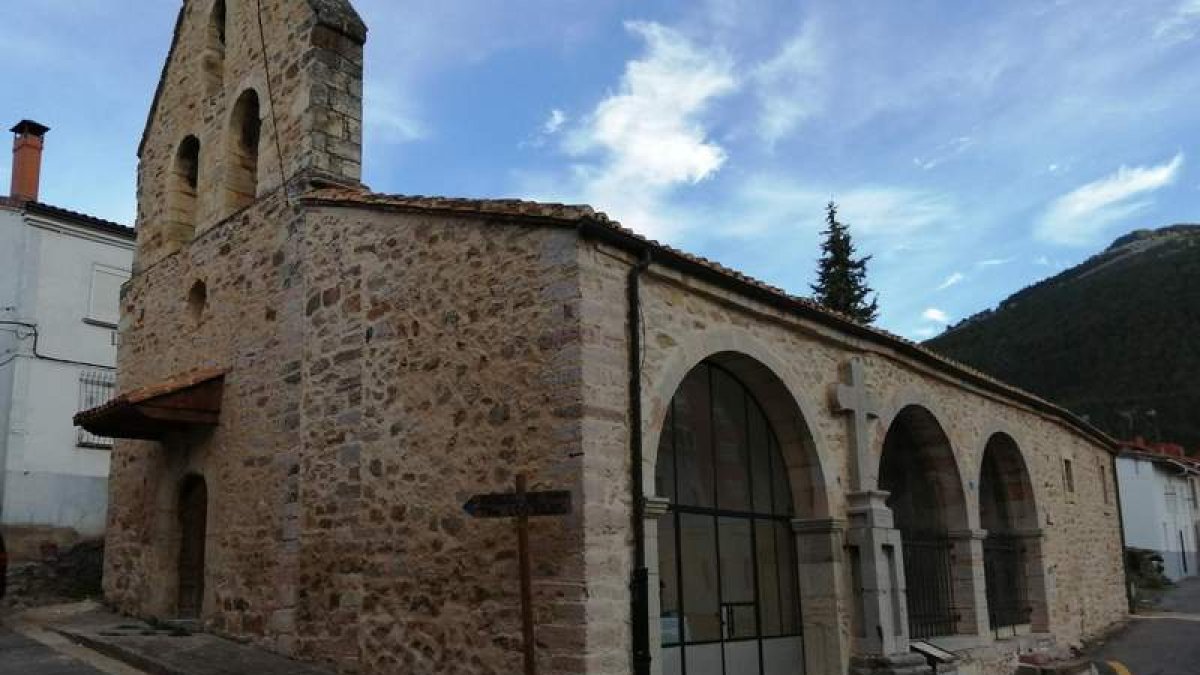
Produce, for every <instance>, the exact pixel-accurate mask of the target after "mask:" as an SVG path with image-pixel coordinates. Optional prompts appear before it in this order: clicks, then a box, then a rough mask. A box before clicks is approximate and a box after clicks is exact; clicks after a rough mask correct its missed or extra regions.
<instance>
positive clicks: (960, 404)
mask: <svg viewBox="0 0 1200 675" xmlns="http://www.w3.org/2000/svg"><path fill="white" fill-rule="evenodd" d="M581 259H582V261H583V265H582V267H583V281H582V286H583V293H584V299H583V312H584V313H583V317H582V333H583V337H584V345H583V355H584V373H585V385H586V386H585V388H584V392H585V402H584V410H585V417H584V421H583V425H584V429H585V438H584V448H585V456H586V457H588V458H589V462H588V476H587V478H586V479H585V486H586V488H585V493H586V498H587V510H588V513H589V514H602V516H603V517H601V518H589V520H588V531H587V551H588V552H589V555H588V578H589V588H591V589H594V592H593V593H592V599H591V602H590V604H589V618H590V619H592V622H590V623H589V626H588V631H589V650H588V654H589V658H590V659H591V660H590V661H589V670H588V672H589V673H592V674H598V673H604V674H606V675H607V674H613V675H616V674H618V673H620V674H621V675H626V674H627V673H629V672H630V670H629V668H630V665H629V662H628V654H629V641H628V635H629V632H628V593H627V591H625V587H626V586H625V584H627V582H628V579H629V573H630V566H631V552H630V547H631V540H630V538H629V530H628V527H627V523H628V519H629V517H630V506H629V491H628V489H627V482H624V481H622V480H621V478H620V477H623V476H628V458H627V454H628V453H627V451H626V450H624V449H623V448H622V447H621V446H620V442H621V440H622V439H623V438H624V435H623V433H622V428H623V426H624V419H625V417H626V415H625V414H624V410H625V409H626V407H625V406H626V403H625V401H626V396H627V393H626V390H627V387H625V386H624V384H623V380H622V376H621V373H623V372H625V365H624V364H625V363H626V361H625V359H626V358H627V357H626V353H627V352H626V350H627V337H626V335H625V325H626V324H625V321H624V312H625V307H626V300H625V279H626V274H627V273H628V270H629V268H630V266H631V264H632V261H631V260H630V259H629V258H628V257H627V256H623V255H622V254H618V253H616V252H614V251H612V250H610V249H608V248H607V247H604V246H601V245H597V244H589V245H586V246H585V247H584V253H582V254H581ZM643 313H644V321H645V336H644V337H645V339H644V344H645V355H644V359H643V361H644V372H643V389H644V392H645V393H644V411H645V412H644V434H645V442H644V457H645V464H644V466H643V473H644V476H645V481H646V482H645V486H646V487H645V490H646V493H647V494H651V495H652V494H653V492H654V471H655V460H656V452H657V442H658V434H659V431H660V429H661V426H662V423H663V420H664V418H665V414H666V409H667V406H668V404H669V402H670V399H671V397H672V396H673V395H674V392H675V389H676V388H677V386H678V384H679V382H680V381H681V380H682V378H683V376H684V375H685V374H686V373H687V372H688V370H690V369H691V368H692V367H693V366H695V365H696V364H697V363H699V361H701V360H702V359H704V358H707V357H709V356H712V355H714V354H716V353H718V352H725V351H735V352H740V353H742V354H745V355H748V356H750V357H752V358H754V359H756V360H758V361H759V362H761V363H763V364H764V365H766V366H767V367H768V368H770V369H771V370H772V371H773V372H774V373H775V374H776V375H777V376H778V377H779V378H780V379H781V380H782V381H783V383H784V384H785V385H786V386H787V388H788V389H789V390H790V391H791V392H792V394H793V395H794V396H795V397H796V401H795V404H796V406H797V407H798V409H799V410H800V411H801V415H802V416H803V417H804V423H805V425H806V426H807V427H808V430H809V431H810V433H811V436H812V445H813V447H814V448H815V453H816V455H817V456H816V457H815V458H813V459H815V460H817V462H818V464H819V471H818V472H817V473H818V474H819V475H820V476H821V480H822V482H823V486H820V490H819V492H824V493H825V495H824V496H825V500H820V499H818V500H815V501H814V502H813V503H814V509H813V511H812V512H811V513H798V514H797V516H798V517H802V518H804V517H833V518H836V519H842V520H845V519H846V518H847V513H846V506H845V500H846V495H845V490H846V486H847V485H848V483H849V477H850V473H849V472H850V464H849V461H850V448H851V446H850V441H849V438H848V436H847V425H846V420H845V418H844V417H842V416H840V415H835V414H833V413H832V412H831V410H830V405H829V402H828V396H829V391H830V388H831V387H832V386H834V385H835V384H837V383H839V382H840V378H841V366H842V364H843V363H845V362H846V361H847V360H848V359H849V358H851V357H852V356H855V357H859V358H861V359H862V360H863V361H864V363H865V365H866V371H867V385H868V387H869V388H870V390H871V391H872V393H873V394H875V395H876V396H877V397H878V398H879V400H880V401H882V402H883V408H884V412H883V414H882V416H881V419H878V420H874V422H873V424H872V426H871V429H870V432H871V437H872V444H873V447H874V453H875V454H874V456H875V462H878V460H879V457H880V454H881V452H882V442H883V436H884V434H885V432H886V431H887V426H888V424H889V423H890V421H891V419H892V417H893V416H894V415H895V414H896V413H897V412H898V411H899V410H900V409H901V408H903V407H904V406H906V405H910V404H916V405H922V406H924V407H926V408H927V409H929V410H930V411H931V412H933V413H934V415H935V417H936V418H937V420H938V422H939V423H940V424H941V426H942V427H943V428H944V430H945V432H946V434H947V436H948V438H949V439H950V443H951V446H952V448H953V451H954V456H955V458H956V461H957V464H958V471H959V473H960V478H961V480H962V483H963V493H964V494H965V495H966V500H967V509H968V512H969V519H970V523H971V526H972V528H973V529H979V504H978V500H979V495H978V490H977V488H978V480H979V475H980V470H981V458H982V454H983V451H984V448H985V446H986V443H987V441H988V439H989V438H991V436H992V434H994V433H997V432H1004V433H1008V434H1010V435H1011V436H1012V437H1013V438H1014V439H1015V440H1016V442H1017V444H1018V446H1019V448H1020V451H1021V454H1022V455H1023V457H1024V460H1025V463H1026V465H1027V468H1028V471H1029V474H1030V477H1031V480H1032V483H1033V489H1034V492H1035V495H1034V497H1035V499H1036V503H1037V509H1038V518H1039V524H1040V526H1041V528H1042V529H1043V531H1044V537H1043V540H1042V547H1043V550H1044V570H1043V573H1044V575H1045V577H1046V586H1047V600H1048V602H1049V624H1050V625H1049V627H1050V629H1051V631H1052V632H1053V634H1054V636H1055V638H1056V639H1057V640H1058V642H1059V644H1060V645H1078V644H1079V643H1080V642H1081V641H1082V640H1083V639H1085V638H1088V637H1091V636H1095V635H1097V634H1098V633H1100V632H1102V631H1104V630H1105V629H1106V628H1108V627H1109V626H1111V625H1112V624H1113V623H1114V622H1117V621H1119V620H1120V619H1121V618H1122V617H1123V616H1124V614H1125V612H1126V600H1125V592H1124V585H1123V570H1122V562H1121V561H1122V556H1121V538H1120V530H1119V527H1120V524H1119V522H1118V514H1117V506H1116V500H1115V497H1114V495H1115V494H1116V492H1115V490H1116V488H1115V484H1114V482H1113V480H1114V477H1113V476H1112V471H1111V464H1110V461H1111V460H1110V455H1109V454H1108V451H1107V450H1106V449H1105V448H1104V447H1102V446H1100V445H1098V444H1097V443H1096V442H1095V441H1093V440H1091V439H1089V438H1085V437H1084V436H1082V435H1081V434H1080V433H1079V432H1077V431H1075V430H1073V429H1071V428H1069V427H1068V426H1067V425H1066V424H1064V423H1062V422H1060V421H1058V420H1056V419H1054V418H1051V417H1048V416H1045V415H1043V414H1040V413H1037V412H1035V411H1033V410H1031V409H1028V408H1025V407H1023V406H1021V405H1019V404H1016V403H1014V402H1012V401H1010V400H1008V399H1006V398H1001V397H998V396H996V395H994V394H990V393H987V392H985V391H982V390H979V389H975V388H973V387H971V386H969V385H965V384H963V383H962V382H958V381H955V380H954V379H953V378H951V377H949V376H946V375H944V374H941V373H938V372H934V371H932V370H931V369H929V368H928V367H926V366H922V365H920V364H917V363H915V362H913V361H911V360H910V359H908V358H907V357H905V356H902V355H900V354H897V353H895V352H893V351H892V350H889V349H887V348H886V347H880V346H878V345H873V344H868V343H866V342H864V341H860V340H856V339H854V338H851V337H848V336H846V335H843V334H838V333H835V332H833V331H831V330H829V329H827V328H824V327H821V326H819V325H816V324H813V323H810V322H808V321H805V320H802V319H798V318H796V317H794V316H792V315H789V314H784V313H781V312H779V311H777V310H774V309H771V308H768V307H765V306H763V305H760V304H757V303H754V302H752V301H749V300H747V299H745V298H744V297H741V296H738V295H735V294H733V293H730V292H728V291H724V290H721V289H717V288H715V287H712V286H709V285H706V284H703V283H701V282H699V281H696V280H694V279H691V278H686V277H683V276H682V275H680V274H678V273H675V272H673V271H668V270H665V269H663V268H661V267H654V268H652V269H651V272H649V273H648V274H647V275H646V276H645V277H644V289H643ZM1064 459H1071V460H1072V463H1073V471H1074V474H1075V480H1074V483H1075V491H1074V492H1073V493H1069V492H1067V490H1066V489H1065V486H1064V480H1063V460H1064ZM1101 467H1105V468H1104V469H1103V470H1102V469H1101ZM794 489H802V486H797V487H796V488H794ZM1106 495H1107V497H1106ZM823 501H824V502H826V503H827V505H828V506H827V507H825V506H823V504H822V502H823ZM650 567H651V569H652V570H653V569H654V567H655V561H654V560H653V559H652V560H651V561H650ZM979 574H980V576H982V572H981V571H979ZM841 578H842V579H843V580H844V581H843V584H844V585H843V587H842V589H841V596H842V598H843V604H842V627H841V631H842V632H843V634H844V635H845V637H847V638H849V632H850V625H849V624H850V621H849V619H850V617H849V615H848V614H849V605H848V604H846V601H847V600H848V599H849V598H850V597H852V589H850V587H849V578H850V575H849V574H843V575H842V577H841ZM808 639H809V640H810V641H811V640H813V639H814V636H811V635H810V636H808ZM990 642H991V637H990V635H982V636H977V637H976V639H975V640H974V641H968V643H967V644H966V645H965V646H968V647H972V646H978V645H981V644H988V643H990ZM999 644H1001V645H1002V644H1004V643H999ZM1015 644H1016V643H1015V642H1014V643H1013V649H1014V650H1015V649H1016V647H1015ZM810 648H811V647H810ZM968 658H969V656H968ZM811 665H812V664H811V663H810V666H811ZM844 666H845V662H844V661H843V662H842V663H841V665H840V666H839V665H837V663H836V659H831V661H830V662H829V663H828V664H826V665H824V666H819V667H827V668H829V669H830V670H829V672H835V671H834V670H833V669H834V668H844ZM964 667H965V668H966V669H967V670H965V671H964V672H980V673H990V672H993V671H992V670H991V669H988V668H984V667H983V665H982V664H976V665H974V666H972V665H971V664H970V663H967V664H966V665H965V666H964ZM993 668H994V667H993ZM821 672H824V671H821ZM995 672H997V673H998V672H999V671H995Z"/></svg>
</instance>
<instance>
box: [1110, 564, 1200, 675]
mask: <svg viewBox="0 0 1200 675" xmlns="http://www.w3.org/2000/svg"><path fill="white" fill-rule="evenodd" d="M1093 658H1094V659H1096V660H1097V661H1103V662H1112V663H1111V665H1110V667H1111V668H1112V670H1111V671H1110V672H1112V673H1114V674H1115V675H1127V673H1128V674H1131V675H1197V674H1200V579H1190V580H1188V581H1185V582H1183V583H1181V584H1180V585H1179V586H1178V587H1176V588H1175V589H1173V590H1171V591H1170V592H1168V593H1167V594H1166V595H1165V596H1163V599H1162V601H1161V602H1160V603H1159V605H1158V610H1157V611H1155V612H1152V613H1147V614H1143V615H1141V616H1139V617H1138V618H1135V619H1133V620H1132V621H1131V622H1130V624H1129V627H1128V628H1126V629H1125V630H1124V631H1122V632H1121V634H1120V635H1118V636H1117V637H1115V638H1114V639H1112V640H1111V641H1109V642H1108V643H1107V644H1105V645H1103V646H1102V647H1101V648H1099V649H1098V650H1097V651H1096V653H1095V655H1094V656H1093ZM1122 668H1124V672H1123V671H1122V670H1121V669H1122Z"/></svg>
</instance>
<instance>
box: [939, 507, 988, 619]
mask: <svg viewBox="0 0 1200 675" xmlns="http://www.w3.org/2000/svg"><path fill="white" fill-rule="evenodd" d="M946 536H947V537H948V538H949V539H950V544H951V551H950V564H951V570H950V583H951V587H952V588H953V592H954V605H953V606H952V607H951V609H952V610H953V611H954V613H955V614H957V615H958V619H957V621H956V624H957V628H958V630H957V631H956V633H957V634H958V635H978V636H987V634H988V632H989V631H991V623H990V621H989V620H988V606H987V576H986V574H985V570H984V565H983V540H984V539H986V538H987V530H953V531H950V532H947V533H946Z"/></svg>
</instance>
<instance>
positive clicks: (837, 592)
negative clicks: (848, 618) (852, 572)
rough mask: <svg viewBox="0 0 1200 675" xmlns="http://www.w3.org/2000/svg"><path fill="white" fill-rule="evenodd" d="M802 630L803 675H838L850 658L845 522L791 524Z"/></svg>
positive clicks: (823, 520) (825, 520)
mask: <svg viewBox="0 0 1200 675" xmlns="http://www.w3.org/2000/svg"><path fill="white" fill-rule="evenodd" d="M792 531H793V532H795V535H796V562H797V565H798V572H799V576H798V578H799V580H800V613H801V617H800V620H801V623H802V625H803V627H804V660H805V672H808V673H836V672H841V670H842V668H844V667H845V664H846V662H847V661H848V660H849V658H850V636H849V635H848V634H847V633H845V632H844V631H843V629H842V617H843V616H844V615H845V614H846V613H847V612H849V611H851V607H850V603H848V602H846V600H845V598H843V597H842V589H843V588H845V574H846V570H845V559H846V555H845V546H846V522H845V521H843V520H837V519H834V518H817V519H811V520H801V519H797V520H793V521H792Z"/></svg>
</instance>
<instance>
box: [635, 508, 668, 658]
mask: <svg viewBox="0 0 1200 675" xmlns="http://www.w3.org/2000/svg"><path fill="white" fill-rule="evenodd" d="M643 504H644V505H643V507H642V514H643V517H644V518H645V521H646V523H645V537H646V567H647V568H648V569H647V583H646V587H647V588H649V589H650V590H649V592H648V593H647V594H646V595H647V596H649V597H648V598H647V603H646V611H647V613H649V615H650V622H649V626H650V654H651V655H652V658H651V659H650V675H663V664H662V621H661V620H660V619H659V617H661V616H662V604H661V603H662V599H661V598H660V597H659V593H658V589H659V587H660V586H661V585H662V577H661V575H660V574H659V572H658V567H659V558H658V520H659V518H662V517H663V516H665V515H666V514H667V510H668V508H669V507H670V505H671V502H670V500H668V499H667V498H666V497H646V500H645V502H644V503H643Z"/></svg>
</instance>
